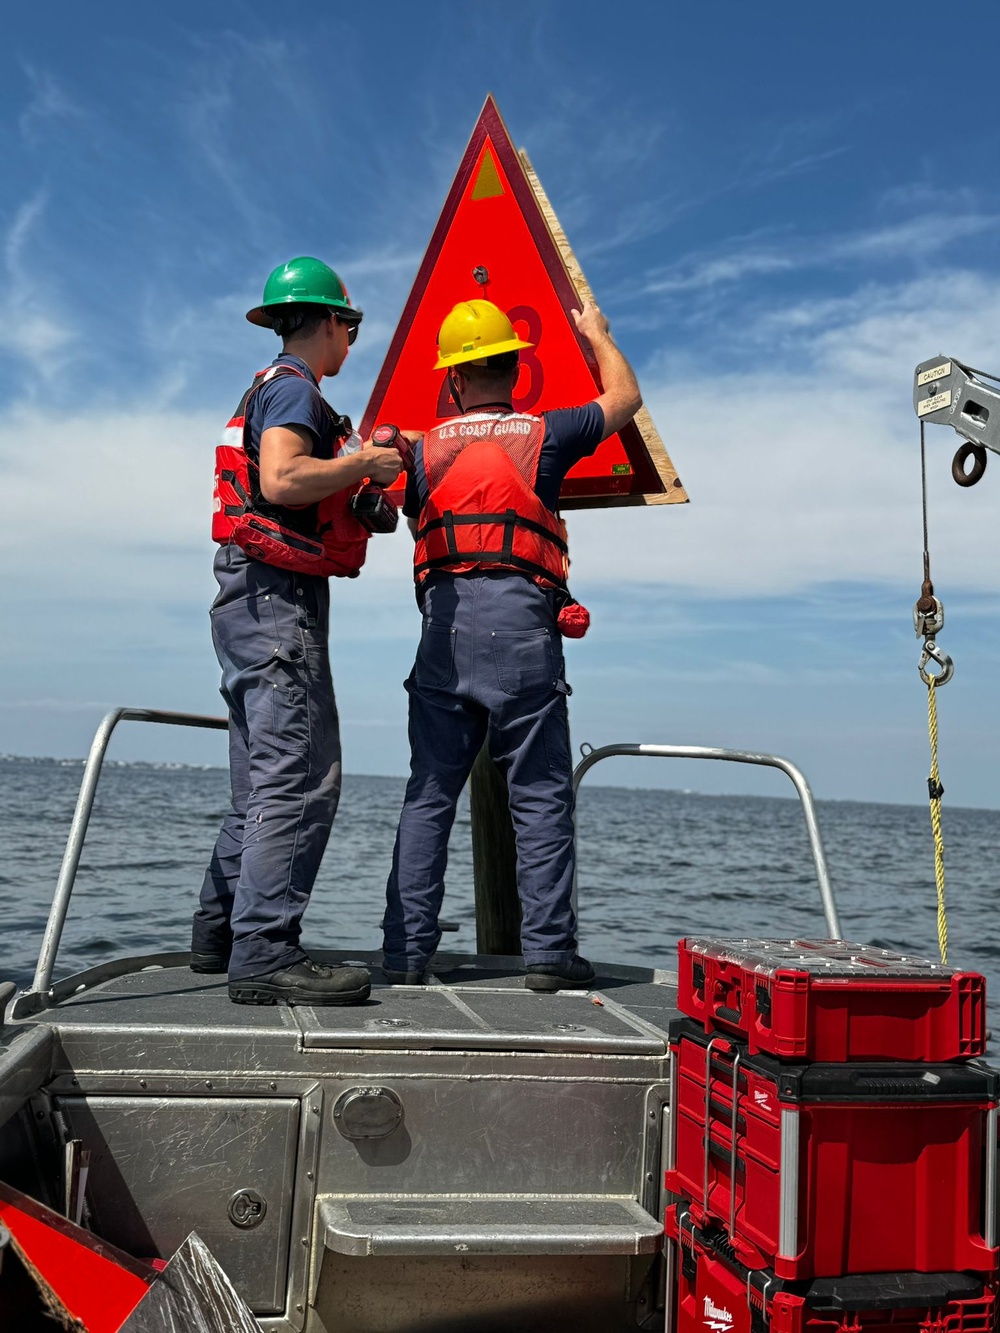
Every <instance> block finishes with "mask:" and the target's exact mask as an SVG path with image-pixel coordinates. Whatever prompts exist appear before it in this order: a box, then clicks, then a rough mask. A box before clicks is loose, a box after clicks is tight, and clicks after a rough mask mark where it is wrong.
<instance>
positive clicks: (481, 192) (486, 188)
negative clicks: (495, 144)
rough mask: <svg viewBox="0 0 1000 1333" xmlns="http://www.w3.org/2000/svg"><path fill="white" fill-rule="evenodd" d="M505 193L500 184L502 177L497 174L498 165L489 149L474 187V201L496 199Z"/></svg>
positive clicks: (484, 156) (484, 155)
mask: <svg viewBox="0 0 1000 1333" xmlns="http://www.w3.org/2000/svg"><path fill="white" fill-rule="evenodd" d="M503 192H504V189H503V186H502V185H501V184H500V177H499V175H498V173H497V164H496V163H495V162H494V161H493V154H492V153H491V152H490V150H489V148H488V147H487V149H486V152H485V153H484V154H483V161H482V165H481V166H480V168H479V175H478V176H477V177H476V183H475V185H473V187H472V197H473V199H495V198H496V196H497V195H498V194H503Z"/></svg>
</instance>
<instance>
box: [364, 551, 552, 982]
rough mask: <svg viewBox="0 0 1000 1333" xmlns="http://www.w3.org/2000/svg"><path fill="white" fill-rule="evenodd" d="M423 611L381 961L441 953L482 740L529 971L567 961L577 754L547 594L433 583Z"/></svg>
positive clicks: (408, 967)
mask: <svg viewBox="0 0 1000 1333" xmlns="http://www.w3.org/2000/svg"><path fill="white" fill-rule="evenodd" d="M423 612H424V620H423V629H422V633H421V637H420V647H419V649H418V651H417V660H416V662H415V664H414V667H413V671H412V672H411V674H410V677H409V679H408V680H407V682H406V689H407V691H408V693H409V696H410V748H411V760H410V779H409V782H408V783H407V787H406V797H405V799H404V803H403V810H402V814H401V815H400V820H399V830H398V832H397V834H396V846H395V850H394V852H393V859H392V871H391V873H390V875H389V882H388V885H387V891H386V897H387V906H386V913H385V920H384V931H385V934H384V940H383V949H384V954H385V961H386V966H388V967H390V968H393V969H395V970H398V971H408V972H411V971H420V970H422V969H423V968H424V967H426V965H427V963H428V962H429V961H430V958H431V955H432V954H433V953H434V951H435V949H436V948H437V946H438V942H439V941H440V938H441V932H440V930H439V929H438V913H439V912H440V910H441V902H442V899H443V897H444V877H445V868H446V865H447V856H448V835H449V833H450V832H451V827H452V823H453V821H454V818H455V807H456V804H457V802H458V798H459V795H460V794H461V791H462V788H463V787H464V786H465V783H466V780H467V779H468V777H469V773H470V771H471V769H472V765H473V762H474V761H475V758H476V755H477V754H478V753H479V751H480V749H481V748H482V745H483V742H484V741H485V742H486V743H487V744H488V746H489V753H490V755H491V757H492V758H493V761H494V763H496V765H497V767H498V768H499V769H500V771H501V772H502V773H503V775H504V777H505V779H506V781H507V789H508V793H509V800H510V811H511V816H512V818H513V823H514V832H515V838H516V844H517V887H518V894H519V896H520V899H521V912H522V925H521V948H522V952H523V954H524V959H525V962H526V963H563V962H567V961H569V959H571V958H572V957H573V956H574V955H575V953H576V917H575V915H574V913H573V906H572V893H573V867H574V849H573V783H572V758H571V755H570V748H569V726H568V720H567V713H566V694H567V687H566V681H565V667H564V664H563V652H562V636H561V635H560V633H559V631H558V629H557V628H556V623H555V611H554V607H553V603H552V598H551V596H550V594H548V593H545V592H543V591H542V590H541V589H540V588H538V587H537V586H536V585H535V584H534V583H532V582H531V581H530V580H529V579H526V578H522V577H520V576H518V575H514V576H511V575H503V574H499V573H494V574H483V575H478V574H477V575H472V576H468V575H467V576H462V577H453V576H449V575H437V576H436V577H435V579H434V581H433V583H432V584H431V586H430V587H429V588H428V589H427V592H426V595H425V598H424V605H423Z"/></svg>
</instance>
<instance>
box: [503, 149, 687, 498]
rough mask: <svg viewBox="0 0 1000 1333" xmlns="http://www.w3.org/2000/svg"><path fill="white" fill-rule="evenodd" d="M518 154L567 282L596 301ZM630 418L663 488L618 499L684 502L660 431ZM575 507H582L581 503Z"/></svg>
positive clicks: (642, 412) (643, 414) (643, 418)
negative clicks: (567, 279) (557, 252)
mask: <svg viewBox="0 0 1000 1333" xmlns="http://www.w3.org/2000/svg"><path fill="white" fill-rule="evenodd" d="M518 158H519V160H520V163H521V166H522V167H523V168H524V174H525V178H526V179H527V181H528V184H529V185H530V186H531V190H532V193H533V194H534V196H535V199H536V200H537V201H538V207H539V209H540V210H541V214H542V217H543V218H544V219H545V225H546V226H547V227H548V229H549V231H550V233H551V235H552V239H553V241H555V244H556V249H557V250H558V251H559V256H560V258H561V259H562V262H563V266H564V267H565V269H566V273H567V275H568V276H569V280H570V282H571V283H572V284H573V286H574V287H575V288H576V292H577V295H578V296H580V297H582V298H584V299H585V300H588V301H590V302H591V303H592V304H593V305H596V304H597V302H596V301H595V300H594V293H593V292H592V291H591V289H590V284H589V283H588V281H587V279H586V278H585V277H584V273H583V269H582V268H581V267H580V263H579V260H578V259H577V257H576V255H575V254H574V253H573V247H572V246H571V245H570V243H569V241H568V240H567V238H566V233H565V232H564V231H563V229H562V226H561V225H560V222H559V219H558V217H556V211H555V209H554V208H553V207H552V204H551V202H550V200H549V197H548V195H547V194H546V193H545V187H544V186H543V185H542V182H541V181H540V180H539V179H538V176H537V174H536V172H535V169H534V167H533V166H532V165H531V160H530V158H529V157H528V154H527V153H526V152H525V150H524V149H523V148H522V149H520V150H519V152H518ZM634 420H635V426H636V429H637V430H638V432H639V435H640V437H641V439H642V442H643V444H644V445H645V446H646V450H647V452H648V454H649V458H650V462H651V463H652V464H653V467H654V468H655V469H656V474H657V476H658V477H659V478H660V481H661V482H662V483H663V491H662V493H660V494H658V495H636V496H629V497H628V499H627V500H626V501H623V502H622V503H627V504H644V505H664V504H687V503H688V502H689V497H688V494H687V491H686V490H685V489H684V486H683V485H682V483H681V479H680V477H678V475H677V469H676V468H675V467H674V465H673V463H672V462H671V459H670V455H669V454H668V453H667V450H666V446H665V445H664V443H663V441H662V439H661V438H660V432H659V431H658V430H657V429H656V426H655V425H654V423H653V418H652V417H651V416H650V415H649V411H648V409H647V408H646V407H640V408H639V411H638V412H637V413H636V414H635V418H634ZM602 503H606V501H602ZM564 507H568V506H565V502H564ZM574 507H576V506H574ZM579 507H581V508H582V507H583V506H579Z"/></svg>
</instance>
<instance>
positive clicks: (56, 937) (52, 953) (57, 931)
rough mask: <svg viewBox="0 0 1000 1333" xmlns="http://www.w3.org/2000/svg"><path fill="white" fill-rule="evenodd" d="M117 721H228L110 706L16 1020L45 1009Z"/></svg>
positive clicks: (223, 725)
mask: <svg viewBox="0 0 1000 1333" xmlns="http://www.w3.org/2000/svg"><path fill="white" fill-rule="evenodd" d="M119 722H158V723H162V724H164V725H166V726H175V727H205V728H207V729H209V730H212V731H226V730H227V729H228V727H229V720H228V719H227V718H224V717H206V716H205V715H203V714H200V713H169V712H164V711H163V710H162V709H156V708H115V709H114V710H113V711H112V712H110V713H108V715H107V717H106V718H105V719H104V721H103V722H102V723H101V725H100V726H99V727H98V728H97V734H96V735H95V737H94V740H93V744H92V745H91V747H90V753H89V754H88V756H87V762H86V764H85V766H84V770H83V781H82V782H81V783H80V794H79V796H78V797H77V798H76V809H75V810H74V812H73V822H72V823H71V824H70V826H69V836H68V837H67V839H66V850H65V851H64V852H63V859H62V865H61V866H60V868H59V879H58V881H57V882H56V891H55V894H54V896H53V899H52V906H51V907H50V908H49V919H48V921H47V922H46V924H45V934H44V935H43V936H42V947H41V949H40V951H39V954H38V965H37V967H36V968H35V979H34V981H33V982H32V983H31V990H30V991H25V992H24V994H23V995H21V996H19V997H18V999H17V1001H16V1003H15V1005H14V1010H13V1012H14V1016H15V1017H16V1018H21V1017H25V1016H26V1015H27V1014H30V1013H37V1012H38V1011H39V1009H44V1008H46V1007H47V1005H48V1002H49V991H50V989H51V987H52V973H53V971H54V969H55V965H56V955H57V954H58V952H59V941H60V940H61V939H62V933H63V927H64V926H65V924H66V915H67V913H68V911H69V902H70V899H71V898H72V896H73V885H74V883H75V882H76V872H77V870H78V869H79V866H80V856H81V853H82V852H83V843H84V839H85V838H86V836H87V826H88V824H89V823H90V816H91V812H92V811H93V808H94V797H95V796H96V794H97V783H98V780H99V778H100V776H101V769H102V768H103V767H104V756H105V754H106V753H107V749H108V742H109V741H110V740H111V735H112V732H113V731H114V729H115V727H117V725H118V723H119Z"/></svg>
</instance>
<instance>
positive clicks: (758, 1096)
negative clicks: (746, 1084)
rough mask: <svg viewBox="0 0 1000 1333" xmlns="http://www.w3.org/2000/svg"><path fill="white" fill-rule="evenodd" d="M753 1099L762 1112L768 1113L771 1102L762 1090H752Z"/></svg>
mask: <svg viewBox="0 0 1000 1333" xmlns="http://www.w3.org/2000/svg"><path fill="white" fill-rule="evenodd" d="M753 1099H754V1101H755V1102H756V1103H757V1105H758V1106H759V1107H760V1109H761V1110H762V1111H770V1109H771V1102H770V1098H769V1095H768V1093H767V1092H765V1091H764V1089H763V1088H754V1090H753Z"/></svg>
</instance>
